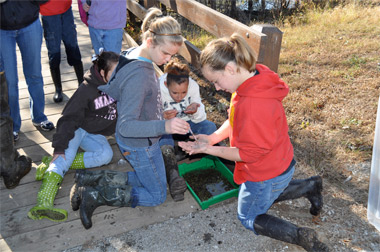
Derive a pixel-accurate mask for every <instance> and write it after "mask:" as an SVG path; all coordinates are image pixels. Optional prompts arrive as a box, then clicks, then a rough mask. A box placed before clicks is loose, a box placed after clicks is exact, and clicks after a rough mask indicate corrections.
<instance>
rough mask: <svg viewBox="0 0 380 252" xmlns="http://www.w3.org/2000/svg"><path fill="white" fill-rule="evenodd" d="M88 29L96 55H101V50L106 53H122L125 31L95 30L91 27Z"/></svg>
mask: <svg viewBox="0 0 380 252" xmlns="http://www.w3.org/2000/svg"><path fill="white" fill-rule="evenodd" d="M88 29H89V32H90V38H91V43H92V46H93V47H94V51H95V54H99V49H100V48H104V50H105V51H112V52H115V53H118V54H119V53H120V51H121V45H122V40H123V29H121V28H120V29H110V30H106V29H95V28H93V27H91V26H89V27H88Z"/></svg>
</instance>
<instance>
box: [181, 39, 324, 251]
mask: <svg viewBox="0 0 380 252" xmlns="http://www.w3.org/2000/svg"><path fill="white" fill-rule="evenodd" d="M200 61H201V70H202V73H203V75H204V76H205V77H206V78H207V79H208V80H209V81H210V82H212V83H213V84H214V85H215V88H216V89H217V90H224V91H227V92H229V93H232V97H231V104H230V110H229V118H228V120H226V121H225V123H224V124H223V125H222V126H221V127H220V128H219V129H218V130H217V131H216V132H214V133H213V134H211V135H198V136H197V141H195V142H180V143H179V145H180V146H181V147H182V148H183V149H184V150H185V151H186V152H188V153H189V154H190V155H191V154H196V153H206V154H209V155H213V156H218V157H221V158H224V159H228V160H232V161H235V171H234V181H235V182H236V183H237V184H240V191H239V198H238V219H239V220H240V221H241V223H242V224H243V225H244V227H246V228H247V229H249V230H251V231H253V232H254V233H255V234H261V235H265V236H269V237H271V238H274V239H277V240H281V241H285V242H289V243H293V244H297V245H299V246H302V247H303V248H305V249H306V250H308V251H316V250H317V251H326V250H328V248H327V246H326V245H325V244H323V243H322V242H320V241H319V240H318V238H317V234H316V232H315V231H314V230H312V229H309V228H299V227H297V226H295V225H293V224H292V223H290V222H287V221H285V220H282V219H280V218H278V217H275V216H271V215H268V214H266V212H267V211H268V209H269V208H270V207H271V206H272V204H273V203H274V202H277V201H282V200H286V199H295V198H300V197H306V198H308V199H309V200H310V202H311V208H310V213H311V214H313V215H318V214H319V213H320V211H321V209H322V205H323V203H322V195H321V191H322V179H321V177H319V176H315V177H311V178H309V179H304V180H292V177H293V173H294V169H295V163H296V162H295V160H294V159H293V155H294V154H293V146H292V144H291V142H290V138H289V135H288V124H287V120H286V116H285V110H284V108H283V105H282V100H283V99H284V98H285V96H286V95H287V94H288V92H289V87H288V86H287V85H286V84H285V83H284V82H283V81H282V80H281V79H280V78H279V77H278V75H277V74H276V73H274V72H273V71H271V70H270V69H269V68H268V67H266V66H264V65H260V64H256V59H255V57H254V54H253V51H252V49H251V48H250V47H249V46H248V44H247V43H246V41H245V40H244V39H243V38H242V37H241V36H240V35H237V34H233V35H232V36H231V37H230V38H221V39H217V40H214V41H212V42H210V43H209V44H208V45H207V47H206V48H205V49H204V50H203V51H202V53H201V57H200ZM227 137H229V139H230V147H223V146H214V144H216V143H218V142H220V141H222V140H224V139H226V138H227Z"/></svg>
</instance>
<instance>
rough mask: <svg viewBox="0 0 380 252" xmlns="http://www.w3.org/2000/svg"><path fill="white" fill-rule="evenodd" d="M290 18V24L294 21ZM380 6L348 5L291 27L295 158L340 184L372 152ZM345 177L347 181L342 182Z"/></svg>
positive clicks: (289, 106)
mask: <svg viewBox="0 0 380 252" xmlns="http://www.w3.org/2000/svg"><path fill="white" fill-rule="evenodd" d="M289 20H290V19H289ZM379 23H380V6H379V5H378V6H376V5H375V6H366V7H364V6H359V5H355V4H349V5H347V6H345V7H338V8H334V9H330V10H325V11H310V12H307V13H306V14H304V15H303V16H302V18H298V19H295V18H293V19H291V21H288V22H285V24H284V25H283V26H281V27H280V29H281V30H282V31H283V32H284V35H283V43H282V46H283V47H282V51H281V56H280V65H279V71H278V72H279V74H280V76H281V77H282V78H283V79H284V80H285V81H286V82H287V83H288V84H289V86H290V94H289V95H288V97H287V98H286V99H285V101H284V106H285V108H286V112H287V116H288V122H289V126H290V135H291V137H292V142H293V143H294V145H295V149H296V156H297V160H299V161H301V162H302V163H304V164H305V165H307V167H309V168H310V170H311V171H313V172H314V173H318V174H324V175H325V176H326V177H330V178H337V179H339V178H340V179H342V178H344V177H345V176H349V175H351V174H350V172H349V171H347V170H346V169H345V168H346V167H347V165H348V164H352V163H357V162H363V161H368V160H370V158H371V154H372V145H373V139H374V129H375V122H376V110H377V102H378V99H379V88H380V65H379V64H380V26H379ZM342 176H343V177H342Z"/></svg>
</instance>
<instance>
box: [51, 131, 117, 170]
mask: <svg viewBox="0 0 380 252" xmlns="http://www.w3.org/2000/svg"><path fill="white" fill-rule="evenodd" d="M79 147H81V148H82V149H83V150H84V151H85V153H84V156H83V162H84V166H85V167H86V168H93V167H98V166H102V165H106V164H108V163H109V162H111V160H112V156H113V151H112V148H111V146H110V144H109V143H108V140H107V138H106V137H105V136H102V135H95V134H90V133H88V132H87V131H85V130H84V129H82V128H79V129H77V130H76V131H75V135H74V138H73V139H71V140H70V142H69V146H68V147H67V149H66V150H65V158H66V160H65V159H63V158H62V157H59V158H57V159H56V160H55V161H54V162H53V163H51V164H50V166H49V168H48V171H53V172H55V173H57V174H59V175H61V176H62V177H63V176H64V175H65V174H66V172H67V171H68V170H69V168H70V166H71V164H72V163H73V161H74V158H75V155H76V154H77V152H78V149H79Z"/></svg>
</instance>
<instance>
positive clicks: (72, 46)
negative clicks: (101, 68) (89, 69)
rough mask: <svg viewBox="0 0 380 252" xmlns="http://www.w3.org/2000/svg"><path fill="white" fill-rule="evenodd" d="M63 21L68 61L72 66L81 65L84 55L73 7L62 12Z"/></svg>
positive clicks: (63, 35) (63, 36) (63, 37)
mask: <svg viewBox="0 0 380 252" xmlns="http://www.w3.org/2000/svg"><path fill="white" fill-rule="evenodd" d="M62 23H63V24H62V26H63V30H62V40H63V44H64V45H65V50H66V55H67V63H68V64H69V65H70V66H75V65H79V64H81V63H82V56H81V53H80V50H79V45H78V39H77V30H76V25H75V23H74V15H73V11H72V9H71V7H70V8H69V9H68V10H67V11H66V12H65V13H63V14H62Z"/></svg>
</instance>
